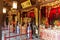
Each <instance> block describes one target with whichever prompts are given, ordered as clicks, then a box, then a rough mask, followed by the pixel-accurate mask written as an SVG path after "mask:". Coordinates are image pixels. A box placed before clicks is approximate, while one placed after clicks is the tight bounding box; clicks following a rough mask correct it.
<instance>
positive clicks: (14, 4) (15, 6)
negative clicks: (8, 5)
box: [12, 1, 17, 9]
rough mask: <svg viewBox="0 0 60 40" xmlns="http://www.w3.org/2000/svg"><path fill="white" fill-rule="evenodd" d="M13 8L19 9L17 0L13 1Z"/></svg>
mask: <svg viewBox="0 0 60 40" xmlns="http://www.w3.org/2000/svg"><path fill="white" fill-rule="evenodd" d="M12 8H13V9H17V1H13V5H12Z"/></svg>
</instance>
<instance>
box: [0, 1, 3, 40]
mask: <svg viewBox="0 0 60 40" xmlns="http://www.w3.org/2000/svg"><path fill="white" fill-rule="evenodd" d="M2 9H3V0H0V40H2V26H3V14H2Z"/></svg>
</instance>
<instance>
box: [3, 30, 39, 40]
mask: <svg viewBox="0 0 60 40" xmlns="http://www.w3.org/2000/svg"><path fill="white" fill-rule="evenodd" d="M8 32H9V30H3V31H2V40H5V39H4V34H5V36H6V37H9V33H8ZM15 35H18V34H15V33H10V36H15ZM6 40H40V39H39V38H35V37H33V39H27V36H26V35H21V36H15V37H11V38H10V39H9V38H7V39H6Z"/></svg>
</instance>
